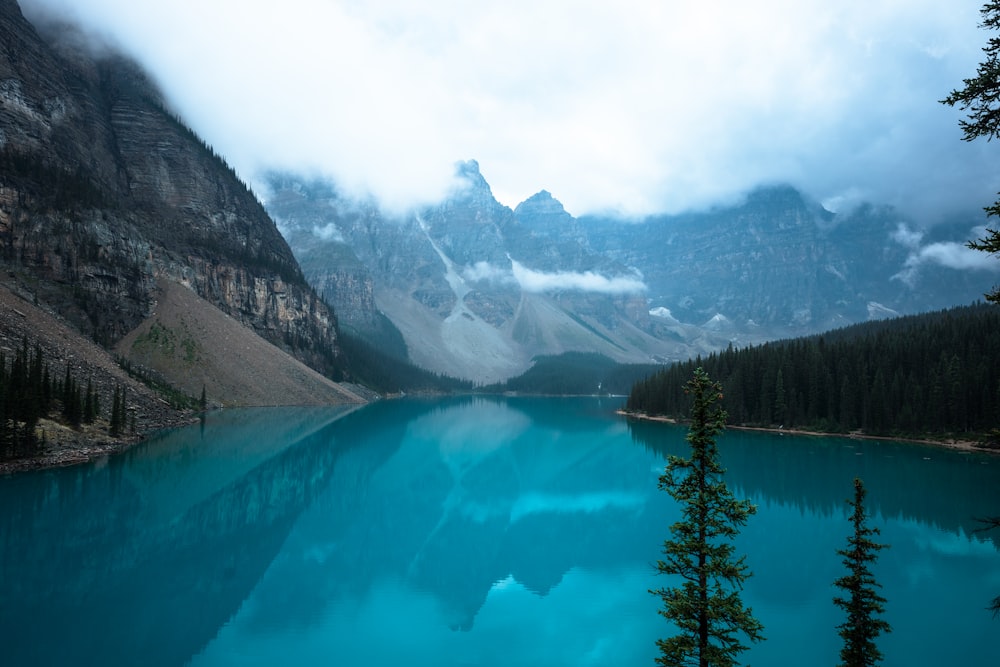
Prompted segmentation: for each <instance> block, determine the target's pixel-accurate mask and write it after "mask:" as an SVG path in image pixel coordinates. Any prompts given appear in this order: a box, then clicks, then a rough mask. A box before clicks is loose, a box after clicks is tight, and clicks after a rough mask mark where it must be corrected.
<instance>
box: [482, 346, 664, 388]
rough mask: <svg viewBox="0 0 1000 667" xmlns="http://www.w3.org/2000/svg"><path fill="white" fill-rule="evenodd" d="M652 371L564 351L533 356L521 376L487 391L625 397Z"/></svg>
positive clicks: (591, 353)
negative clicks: (550, 354)
mask: <svg viewBox="0 0 1000 667" xmlns="http://www.w3.org/2000/svg"><path fill="white" fill-rule="evenodd" d="M656 368H657V366H655V365H653V364H649V365H623V364H619V363H617V362H616V361H614V360H612V359H609V358H608V357H605V356H604V355H601V354H596V353H593V352H566V353H563V354H559V355H553V356H540V357H535V359H534V365H533V366H532V367H531V368H529V369H528V370H527V371H525V372H524V373H523V374H521V375H519V376H517V377H515V378H511V379H509V380H507V381H506V382H505V383H502V384H500V385H497V386H494V387H489V388H488V389H490V390H495V391H516V392H520V393H525V394H548V395H559V396H572V395H584V396H590V395H594V394H625V393H627V392H628V390H629V388H630V387H631V386H632V385H633V384H634V383H635V381H636V380H638V379H639V378H641V377H643V376H645V375H648V374H650V373H652V372H653V371H654V370H655V369H656Z"/></svg>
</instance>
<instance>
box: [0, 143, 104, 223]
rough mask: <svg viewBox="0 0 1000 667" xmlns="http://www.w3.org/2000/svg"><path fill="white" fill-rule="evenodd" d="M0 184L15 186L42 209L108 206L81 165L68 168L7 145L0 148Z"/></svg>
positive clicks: (68, 209)
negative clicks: (72, 168) (74, 168)
mask: <svg viewBox="0 0 1000 667" xmlns="http://www.w3.org/2000/svg"><path fill="white" fill-rule="evenodd" d="M0 184H4V185H14V186H16V187H17V189H18V192H19V193H20V194H19V196H20V197H22V198H23V197H25V196H28V197H30V198H31V199H32V200H33V202H34V205H35V207H37V208H38V209H40V210H42V211H46V210H48V211H76V210H86V209H98V208H108V207H109V198H108V197H107V195H106V194H105V193H104V191H103V190H102V189H101V188H100V187H99V186H98V185H97V183H95V182H94V181H93V180H92V179H91V177H90V176H89V175H88V174H87V172H86V170H84V169H83V167H82V166H78V167H77V168H76V170H75V171H70V170H68V169H63V168H60V167H58V166H56V165H54V164H51V163H49V162H46V161H44V160H43V159H42V158H41V157H40V156H38V155H32V154H29V153H21V152H18V151H17V150H15V149H13V148H11V147H10V146H7V147H5V148H4V149H3V150H0Z"/></svg>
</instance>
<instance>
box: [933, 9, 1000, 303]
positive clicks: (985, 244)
mask: <svg viewBox="0 0 1000 667" xmlns="http://www.w3.org/2000/svg"><path fill="white" fill-rule="evenodd" d="M979 11H980V14H981V15H982V17H983V22H982V23H980V24H979V25H980V27H981V28H985V29H987V30H991V31H993V33H994V35H993V36H991V37H990V38H989V40H988V41H987V43H986V46H985V47H983V53H984V54H986V59H985V60H984V61H983V62H982V63H980V64H979V67H978V68H977V70H976V76H975V77H974V78H971V79H964V80H963V83H964V84H965V86H964V87H963V88H962V89H961V90H953V91H952V92H951V94H950V95H948V97H946V98H945V99H943V100H941V102H942V104H947V105H948V106H952V107H954V106H957V107H958V108H960V109H961V110H963V111H968V112H969V116H968V120H960V121H958V125H959V127H961V128H962V135H963V136H962V139H963V140H965V141H973V140H975V139H978V138H979V137H986V139H987V140H990V139H994V138H996V137H998V136H1000V37H997V36H996V35H995V33H996V32H997V31H1000V2H997V1H996V0H994V1H993V2H987V3H986V4H985V5H983V8H982V9H981V10H979ZM985 210H986V213H987V214H988V215H990V216H1000V201H997V202H994V203H993V204H992V205H991V206H987V207H986V209H985ZM969 247H970V248H972V249H973V250H982V251H983V252H989V253H993V254H997V253H1000V231H998V230H996V229H987V230H986V236H985V237H983V238H981V239H979V240H977V241H970V242H969ZM986 298H987V300H989V301H993V302H995V303H1000V287H994V288H993V290H992V291H991V292H989V293H988V294H987V295H986Z"/></svg>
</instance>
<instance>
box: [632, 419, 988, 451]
mask: <svg viewBox="0 0 1000 667" xmlns="http://www.w3.org/2000/svg"><path fill="white" fill-rule="evenodd" d="M617 413H618V414H619V415H622V416H623V417H627V418H629V419H639V420H642V421H653V422H662V423H665V424H678V423H680V422H678V421H677V420H676V419H673V418H671V417H660V416H655V415H647V414H644V413H635V412H626V411H625V410H618V411H617ZM726 428H727V429H732V430H734V431H761V432H764V433H778V434H787V435H796V436H806V437H815V438H852V439H855V440H882V441H888V442H909V443H913V444H917V445H930V446H933V447H942V448H945V449H953V450H957V451H961V452H980V453H983V454H994V455H1000V449H997V448H992V447H986V446H984V445H981V444H980V443H978V442H975V441H972V440H956V439H951V438H949V439H947V440H933V439H929V438H893V437H890V436H882V435H867V434H865V433H861V432H860V431H852V432H851V433H824V432H822V431H806V430H802V429H793V428H765V427H762V426H733V425H731V424H727V425H726Z"/></svg>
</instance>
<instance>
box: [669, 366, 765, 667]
mask: <svg viewBox="0 0 1000 667" xmlns="http://www.w3.org/2000/svg"><path fill="white" fill-rule="evenodd" d="M685 391H686V392H687V393H688V394H690V395H692V396H693V398H694V405H693V407H692V412H691V426H690V430H689V431H688V435H687V441H688V443H689V444H690V445H691V457H690V458H687V459H685V458H682V457H679V456H670V457H669V459H668V462H667V466H666V469H665V470H664V472H663V475H661V476H660V483H659V487H660V488H661V489H664V490H666V491H667V492H669V493H670V495H671V496H672V497H673V498H674V499H675V500H677V502H679V503H680V504H681V513H682V518H681V520H680V521H678V522H676V523H674V524H673V525H672V526H671V527H670V532H671V537H670V539H668V540H666V541H665V542H664V543H663V556H664V557H663V559H662V560H659V561H657V570H658V572H659V573H660V574H668V575H675V576H679V577H680V578H681V580H682V583H681V585H680V586H676V587H666V588H660V589H657V590H652V591H650V592H651V593H653V594H654V595H658V596H659V597H660V598H661V599H662V600H663V608H662V609H661V610H660V612H659V613H660V614H661V615H662V616H663V617H664V618H666V619H667V620H668V621H670V622H671V623H672V624H673V625H675V626H676V627H677V629H678V630H679V634H677V635H674V636H673V637H670V638H668V639H661V640H658V641H657V642H656V644H657V646H658V647H659V648H660V652H661V655H660V656H659V657H658V658H657V659H656V662H658V663H659V664H661V665H667V666H670V665H698V667H730V666H732V665H736V664H738V663H737V662H736V656H737V655H738V654H739V653H741V652H743V651H745V650H746V649H747V646H745V645H744V644H743V643H742V642H741V638H740V636H739V635H741V634H742V635H746V637H747V638H748V639H749V640H750V641H754V642H757V641H760V640H762V639H763V636H762V634H761V631H762V630H763V625H762V624H761V623H760V622H759V621H757V619H755V618H754V616H753V612H752V610H751V609H750V608H749V607H744V606H743V602H742V600H741V599H740V590H741V589H742V586H743V582H744V581H745V580H746V579H747V578H748V577H749V576H750V572H749V571H748V569H747V566H746V565H745V563H744V560H745V557H743V556H741V557H738V558H736V557H734V551H735V548H734V546H733V543H732V541H733V538H734V537H735V536H736V535H737V533H738V532H739V527H740V526H743V525H745V524H746V522H747V519H748V518H749V517H750V515H752V514H754V513H755V512H756V507H754V506H753V505H752V504H751V503H750V502H749V501H747V500H742V501H740V500H736V499H735V498H734V497H733V496H732V494H731V492H730V491H729V489H728V488H727V487H726V483H725V481H723V479H722V475H723V473H724V472H725V470H724V469H723V468H722V467H721V465H720V464H719V461H718V450H717V448H716V445H715V436H716V435H718V434H719V433H721V432H722V430H723V428H725V419H726V414H725V412H723V411H722V409H721V408H719V407H717V406H715V403H716V401H719V400H721V399H722V387H721V385H720V384H719V383H718V382H712V381H711V380H710V379H709V377H708V374H707V373H705V371H704V370H703V369H701V368H697V369H696V370H695V371H694V376H693V377H692V378H691V380H689V381H688V382H687V384H686V385H685Z"/></svg>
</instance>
